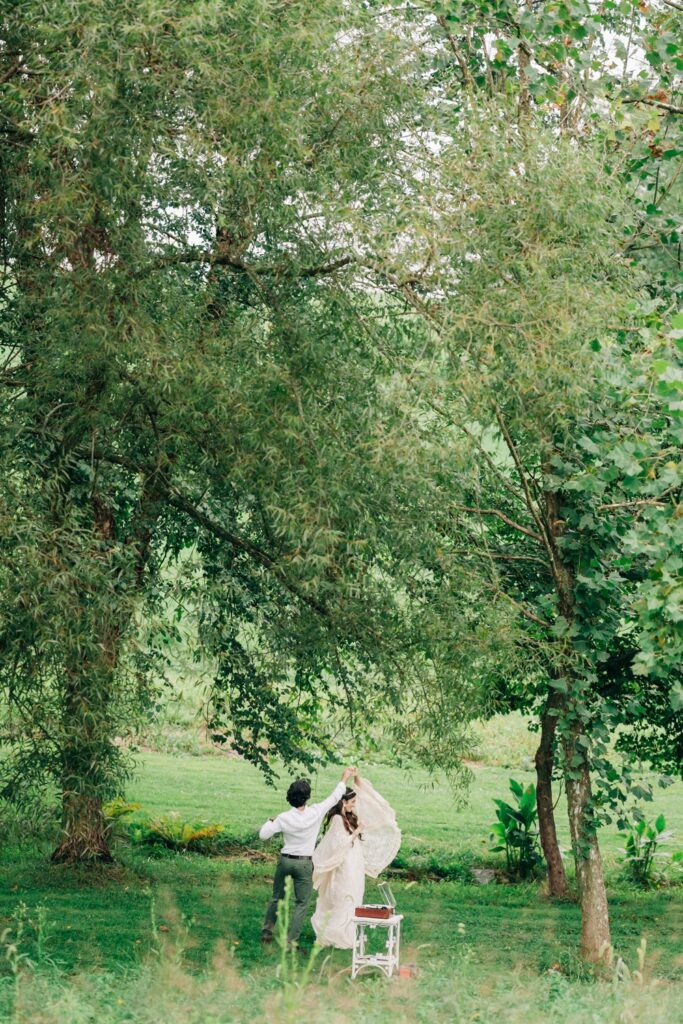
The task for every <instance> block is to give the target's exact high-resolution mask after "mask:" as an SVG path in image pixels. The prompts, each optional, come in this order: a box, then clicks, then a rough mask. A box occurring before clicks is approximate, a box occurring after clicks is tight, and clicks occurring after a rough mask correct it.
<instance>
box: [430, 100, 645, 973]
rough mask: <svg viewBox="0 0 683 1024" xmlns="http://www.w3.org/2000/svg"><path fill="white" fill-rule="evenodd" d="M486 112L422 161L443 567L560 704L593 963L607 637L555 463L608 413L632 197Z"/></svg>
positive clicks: (578, 160) (597, 944)
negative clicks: (598, 690)
mask: <svg viewBox="0 0 683 1024" xmlns="http://www.w3.org/2000/svg"><path fill="white" fill-rule="evenodd" d="M499 117H500V122H501V123H502V119H503V115H502V113H501V114H499ZM495 121H496V117H495V114H493V113H492V112H491V111H487V114H486V116H484V117H481V119H480V121H479V123H478V124H477V123H476V122H475V119H474V118H472V119H471V121H470V123H469V125H468V126H467V127H466V128H465V129H463V131H462V134H461V137H460V138H459V139H458V140H457V144H454V145H453V147H452V148H449V147H447V146H444V147H443V148H442V149H441V150H440V151H439V153H438V155H437V156H436V157H435V158H434V169H433V173H432V175H429V174H426V173H425V166H424V164H423V165H422V166H421V174H422V176H423V188H422V192H421V193H420V200H421V206H422V209H423V211H424V212H423V215H422V222H421V223H420V224H419V228H418V230H419V231H420V232H421V234H422V236H423V237H425V238H427V239H428V242H427V243H425V248H428V249H429V257H428V256H427V253H426V252H425V257H424V259H423V260H422V261H421V265H422V266H424V267H427V268H428V269H427V270H425V271H424V272H423V273H422V274H421V275H420V277H419V280H418V281H417V282H416V283H414V284H413V285H412V289H413V293H414V294H413V297H412V303H413V306H414V308H417V309H419V310H420V311H421V312H422V315H423V316H424V317H425V318H427V319H428V320H429V322H430V323H431V324H432V326H433V330H434V332H435V334H436V336H437V337H438V341H437V342H435V346H436V351H437V353H438V354H437V355H435V358H434V363H436V368H435V369H434V368H430V369H426V368H425V370H424V373H423V376H422V377H421V378H420V379H419V380H418V381H417V385H418V388H419V390H420V391H421V393H422V394H424V395H426V396H427V402H428V404H429V406H430V408H431V409H432V412H433V419H432V421H431V429H432V430H433V431H434V432H435V433H434V435H433V443H434V444H435V445H439V444H440V445H441V447H442V450H443V452H444V455H443V458H444V469H443V476H442V486H443V503H444V504H443V508H444V513H445V514H444V517H443V519H444V525H443V531H442V535H443V549H442V554H441V563H442V571H444V572H448V573H451V574H452V575H453V577H454V578H458V579H462V578H463V577H465V578H467V576H468V575H469V576H470V577H471V578H472V580H473V581H474V582H473V584H472V585H473V588H474V590H475V591H476V592H478V593H482V592H486V591H488V594H489V600H490V601H493V602H496V603H498V604H500V605H501V606H503V607H506V606H507V607H508V609H509V614H510V615H511V616H514V617H515V618H516V620H517V624H516V627H514V628H511V629H510V630H509V633H510V634H511V635H512V636H515V634H516V638H515V640H516V642H518V643H519V644H520V645H523V648H524V651H525V654H526V657H527V668H526V673H527V676H528V675H529V674H530V673H531V672H532V670H534V669H535V672H536V675H537V677H538V678H543V679H544V680H545V681H546V687H545V698H544V704H545V716H546V718H545V720H546V721H548V720H549V719H552V718H555V719H556V721H557V726H556V727H555V728H557V731H558V733H559V737H560V739H561V743H562V749H563V764H564V775H565V784H566V790H567V800H568V806H569V815H570V829H571V835H572V845H573V850H574V855H575V861H576V870H577V878H578V882H579V892H580V899H581V906H582V922H583V923H582V948H583V951H584V953H585V955H586V956H588V957H589V958H590V959H594V960H599V959H603V958H604V957H605V956H607V955H609V953H608V949H609V941H610V938H609V922H608V913H607V900H606V894H605V886H604V880H603V876H602V868H601V862H600V852H599V846H598V840H597V827H598V818H597V814H596V807H595V804H594V800H593V791H592V782H591V767H592V765H593V761H592V742H593V722H592V719H593V713H592V704H591V693H592V689H591V688H592V680H593V674H594V670H595V661H596V658H598V656H599V652H600V645H601V639H602V638H601V637H599V636H597V635H596V632H595V631H594V608H593V607H591V604H590V593H589V588H586V589H583V584H582V575H583V574H584V573H585V571H586V570H585V563H584V559H585V555H586V552H587V551H589V550H590V547H591V544H592V543H593V541H592V540H591V538H590V537H584V536H583V535H582V534H577V533H576V531H575V530H574V529H573V519H572V518H571V517H570V515H569V511H570V509H571V504H570V502H571V494H570V493H569V492H567V493H565V491H564V490H563V483H562V481H561V480H560V478H559V477H558V475H557V470H556V468H555V467H556V465H557V464H558V461H562V460H565V461H566V460H569V459H570V458H571V457H573V455H574V453H575V452H577V451H578V452H580V451H581V449H580V448H578V449H577V447H576V441H575V433H576V430H577V426H578V425H579V424H581V423H582V422H583V421H584V420H585V419H586V418H590V417H592V416H594V415H596V413H599V414H600V415H604V412H605V404H606V403H607V402H608V397H607V395H606V389H605V388H604V387H603V386H602V383H601V380H600V375H599V368H600V360H601V356H600V344H599V341H598V339H600V338H607V337H609V336H610V332H611V330H612V328H611V326H610V325H612V324H624V323H626V322H627V321H626V320H625V318H626V317H627V313H626V311H625V297H626V296H628V294H629V292H631V293H632V292H633V291H634V290H635V289H636V288H637V280H634V278H633V275H632V272H631V270H630V269H629V266H628V263H627V261H626V260H625V259H624V258H623V257H620V256H619V254H618V245H619V242H620V240H621V238H622V237H623V224H624V220H625V219H626V221H628V214H627V212H626V209H627V208H626V206H625V203H624V200H623V194H622V189H621V187H620V186H619V185H618V183H617V182H612V183H611V189H610V191H609V192H607V191H606V182H605V181H604V175H603V164H602V159H601V154H600V153H599V152H598V153H597V154H593V153H591V150H590V149H589V148H588V147H586V148H585V149H584V150H583V151H581V150H577V149H575V148H574V147H572V146H571V145H569V144H562V143H561V142H558V141H557V140H556V139H554V138H553V137H552V136H549V135H545V136H544V135H542V134H541V133H540V132H537V134H536V136H535V137H534V138H533V139H531V138H530V137H528V136H527V137H526V138H525V137H524V136H521V135H520V134H518V133H517V132H515V130H514V128H512V129H510V130H509V131H508V132H507V133H506V134H505V135H503V132H502V128H501V127H500V124H499V125H498V126H496V130H495V134H494V130H493V129H492V128H491V127H490V126H491V125H492V124H495ZM463 136H464V138H463ZM425 181H426V182H428V187H427V188H425V187H424V182H425ZM570 453H571V454H570ZM447 467H448V468H449V469H450V472H448V471H447ZM446 481H447V483H446ZM581 511H582V508H581V507H580V506H577V509H576V514H577V516H580V514H581ZM569 523H571V525H572V530H569V529H568V525H569ZM611 614H612V613H611V612H610V615H611ZM608 625H609V624H608ZM598 632H599V631H598ZM551 725H553V726H554V723H551ZM596 731H597V727H596ZM539 781H540V782H542V781H543V778H542V777H541V778H540V779H539ZM547 781H548V783H549V780H547ZM540 806H542V805H540Z"/></svg>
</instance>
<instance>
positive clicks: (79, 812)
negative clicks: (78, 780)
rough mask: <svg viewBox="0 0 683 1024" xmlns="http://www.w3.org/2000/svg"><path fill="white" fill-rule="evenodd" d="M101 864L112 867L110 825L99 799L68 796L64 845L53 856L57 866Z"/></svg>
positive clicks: (65, 798)
mask: <svg viewBox="0 0 683 1024" xmlns="http://www.w3.org/2000/svg"><path fill="white" fill-rule="evenodd" d="M74 861H81V862H82V861H86V862H87V861H90V862H94V861H100V862H103V863H106V864H111V863H112V861H113V857H112V855H111V853H110V851H109V841H108V829H107V822H106V819H105V817H104V814H103V813H102V801H101V799H100V798H99V797H96V796H87V795H84V794H82V793H69V792H65V793H64V794H63V797H62V841H61V843H60V844H59V846H58V847H57V849H56V850H55V851H54V853H53V854H52V862H53V863H54V864H61V863H73V862H74Z"/></svg>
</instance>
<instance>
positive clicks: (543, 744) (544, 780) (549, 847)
mask: <svg viewBox="0 0 683 1024" xmlns="http://www.w3.org/2000/svg"><path fill="white" fill-rule="evenodd" d="M561 702H562V697H561V695H560V694H559V693H558V692H557V691H556V690H554V691H553V692H552V693H551V694H550V696H549V697H548V701H547V703H546V706H545V708H544V710H543V714H542V715H541V739H540V742H539V744H538V750H537V751H536V757H535V764H536V807H537V810H538V828H539V832H540V836H541V846H542V848H543V856H544V857H545V862H546V866H547V868H548V894H549V895H550V896H554V897H563V896H567V894H568V891H569V889H568V886H567V875H566V872H565V870H564V864H563V862H562V855H561V853H560V846H559V843H558V841H557V829H556V828H555V809H554V807H553V766H554V762H555V753H554V750H555V731H556V729H557V715H556V714H553V712H555V711H558V710H559V708H560V704H561Z"/></svg>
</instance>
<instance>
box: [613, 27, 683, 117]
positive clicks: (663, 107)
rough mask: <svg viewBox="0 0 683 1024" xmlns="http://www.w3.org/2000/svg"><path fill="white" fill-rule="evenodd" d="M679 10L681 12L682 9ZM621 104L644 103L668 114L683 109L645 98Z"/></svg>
mask: <svg viewBox="0 0 683 1024" xmlns="http://www.w3.org/2000/svg"><path fill="white" fill-rule="evenodd" d="M680 10H682V11H683V7H681V8H680ZM622 103H645V104H646V105H647V106H648V107H659V109H660V110H666V111H668V113H670V114H683V107H677V106H675V105H674V104H673V103H664V102H663V101H662V100H654V99H648V98H647V97H646V96H642V97H640V98H638V99H631V100H622Z"/></svg>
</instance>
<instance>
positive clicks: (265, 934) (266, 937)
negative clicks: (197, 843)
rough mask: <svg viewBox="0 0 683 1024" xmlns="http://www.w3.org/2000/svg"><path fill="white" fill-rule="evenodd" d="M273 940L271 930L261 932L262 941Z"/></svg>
mask: <svg viewBox="0 0 683 1024" xmlns="http://www.w3.org/2000/svg"><path fill="white" fill-rule="evenodd" d="M272 941H273V936H272V935H271V934H270V932H261V942H263V943H264V944H265V943H268V942H272Z"/></svg>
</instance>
